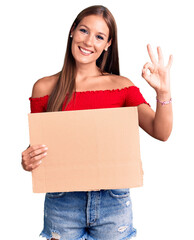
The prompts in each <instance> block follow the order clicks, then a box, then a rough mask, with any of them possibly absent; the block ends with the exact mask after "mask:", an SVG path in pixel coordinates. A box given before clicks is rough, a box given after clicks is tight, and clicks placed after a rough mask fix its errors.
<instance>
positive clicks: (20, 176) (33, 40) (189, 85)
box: [0, 0, 194, 240]
mask: <svg viewBox="0 0 194 240" xmlns="http://www.w3.org/2000/svg"><path fill="white" fill-rule="evenodd" d="M95 4H103V5H104V6H106V7H108V8H109V9H110V11H111V12H112V13H113V15H114V17H115V19H116V22H117V25H118V43H119V56H120V67H121V75H123V76H126V77H128V78H129V79H131V80H132V81H133V82H134V84H136V85H137V86H138V87H139V88H140V90H141V92H142V94H143V95H144V97H145V99H146V100H147V101H148V102H149V103H150V104H151V106H152V108H153V109H154V110H155V106H156V104H155V101H156V100H155V97H156V94H155V91H154V90H153V89H152V88H151V87H150V86H149V85H148V84H147V83H146V81H145V80H144V79H143V78H142V77H141V70H142V67H143V65H144V64H145V63H146V62H147V61H150V59H149V56H148V53H147V48H146V45H147V44H148V43H150V44H151V46H152V48H153V49H154V53H155V54H157V51H156V47H157V46H161V48H162V50H163V54H164V58H165V63H166V64H167V62H168V58H169V55H170V54H173V57H174V61H173V65H172V69H171V88H172V98H173V113H174V125H173V131H172V134H171V136H170V138H169V140H168V141H167V142H161V141H158V140H156V139H153V138H151V137H150V136H149V135H147V134H146V133H145V132H143V131H142V130H140V138H141V156H142V162H143V168H144V187H142V188H136V189H132V190H131V197H132V203H133V213H134V227H135V228H137V237H136V239H137V240H156V239H157V240H163V239H176V240H179V239H186V240H190V239H194V232H193V224H194V207H193V205H194V195H193V183H194V174H193V170H194V168H193V161H194V157H193V133H194V131H193V130H194V128H193V120H194V117H193V116H194V115H193V113H192V111H193V99H194V98H193V87H194V84H193V81H194V79H193V63H194V60H193V55H194V47H193V44H194V35H193V22H194V15H193V5H192V1H189V0H184V1H178V0H176V1H175V0H147V1H145V0H139V1H138V0H136V1H129V0H128V1H127V0H121V1H113V0H112V1H109V0H103V1H97V0H96V1H94V0H88V1H86V0H83V1H79V0H71V1H65V0H56V1H54V0H53V1H51V0H33V1H27V0H25V1H24V0H23V1H22V0H17V1H13V0H12V1H11V0H7V1H1V3H0V23H1V38H0V41H1V43H0V71H1V75H0V76H1V87H0V104H1V108H0V109H1V119H0V120H1V124H0V134H1V168H0V184H1V191H0V215H1V234H0V236H1V239H17V238H18V239H20V240H26V239H28V240H36V239H37V240H38V239H39V237H38V236H39V233H40V232H41V230H42V226H43V204H44V194H34V193H32V183H31V173H29V172H25V171H24V170H23V169H22V168H21V165H20V162H21V153H22V151H24V150H25V149H26V148H27V147H28V145H29V133H28V118H27V114H28V113H30V101H29V100H28V98H29V97H30V96H31V92H32V86H33V84H34V82H35V81H37V80H38V79H39V78H42V77H44V76H49V75H52V74H55V73H57V72H58V71H60V70H61V68H62V65H63V60H64V56H65V49H66V42H67V34H68V32H69V29H70V26H71V24H72V22H73V20H74V19H75V17H76V16H77V14H78V13H79V12H80V11H81V10H82V9H84V8H85V7H88V6H90V5H95Z"/></svg>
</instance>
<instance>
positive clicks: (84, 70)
mask: <svg viewBox="0 0 194 240" xmlns="http://www.w3.org/2000/svg"><path fill="white" fill-rule="evenodd" d="M100 75H101V71H100V69H99V68H98V67H97V66H96V64H93V65H89V64H77V65H76V82H81V81H83V80H86V79H87V78H88V77H96V76H100Z"/></svg>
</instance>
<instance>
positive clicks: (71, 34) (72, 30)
mask: <svg viewBox="0 0 194 240" xmlns="http://www.w3.org/2000/svg"><path fill="white" fill-rule="evenodd" d="M74 30H75V23H74V24H73V26H72V28H71V30H70V37H73V32H74Z"/></svg>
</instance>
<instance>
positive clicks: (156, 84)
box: [142, 44, 173, 94]
mask: <svg viewBox="0 0 194 240" xmlns="http://www.w3.org/2000/svg"><path fill="white" fill-rule="evenodd" d="M147 50H148V54H149V56H150V59H151V61H152V63H149V62H147V63H146V64H145V65H144V67H143V70H142V77H143V78H144V79H145V80H146V81H147V82H148V83H149V85H150V86H151V87H153V88H154V89H155V90H156V92H157V94H165V93H169V92H170V67H171V65H172V60H173V57H172V55H170V57H169V61H168V64H167V65H166V66H164V59H163V55H162V50H161V48H160V47H157V52H158V61H157V60H156V58H155V56H154V54H153V52H152V49H151V46H150V44H148V45H147ZM148 69H149V70H150V74H148V72H147V70H148Z"/></svg>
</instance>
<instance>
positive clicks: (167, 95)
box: [156, 91, 171, 102]
mask: <svg viewBox="0 0 194 240" xmlns="http://www.w3.org/2000/svg"><path fill="white" fill-rule="evenodd" d="M156 98H157V99H158V100H159V101H161V102H164V101H170V99H171V92H170V91H168V92H156Z"/></svg>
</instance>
